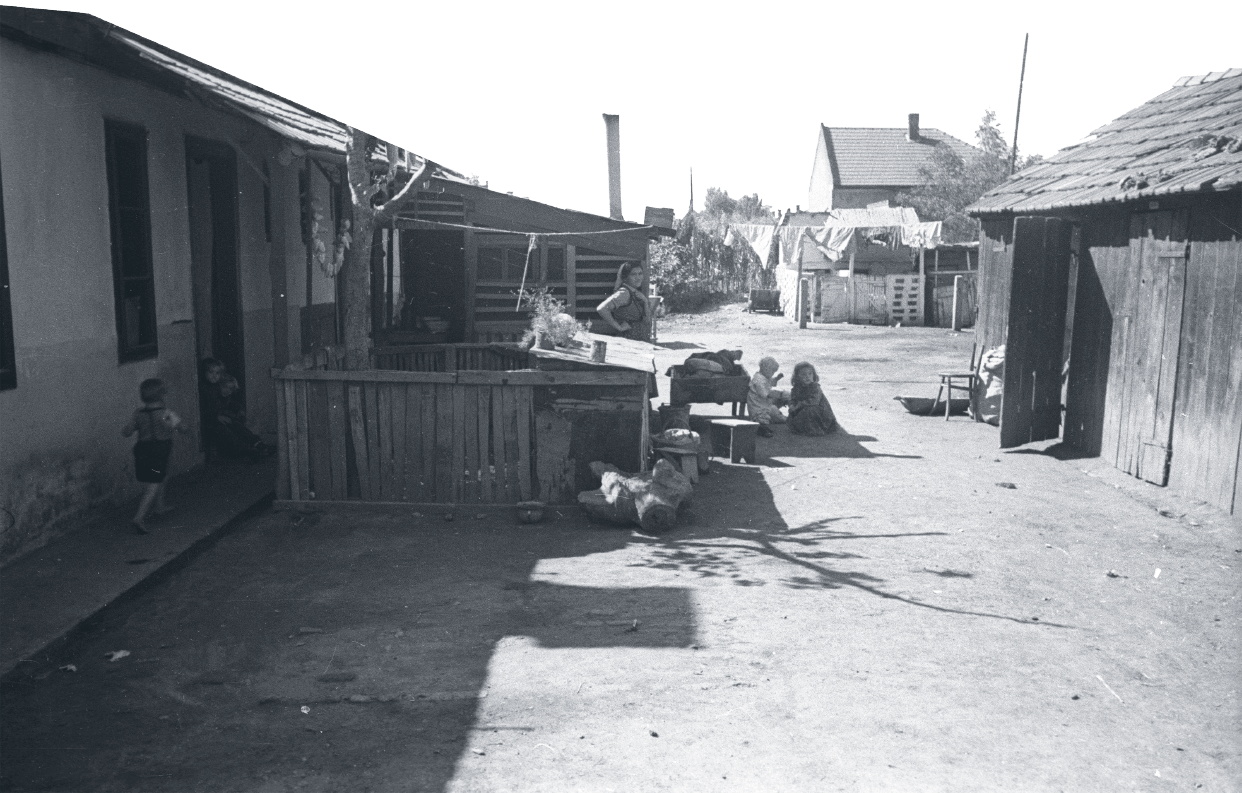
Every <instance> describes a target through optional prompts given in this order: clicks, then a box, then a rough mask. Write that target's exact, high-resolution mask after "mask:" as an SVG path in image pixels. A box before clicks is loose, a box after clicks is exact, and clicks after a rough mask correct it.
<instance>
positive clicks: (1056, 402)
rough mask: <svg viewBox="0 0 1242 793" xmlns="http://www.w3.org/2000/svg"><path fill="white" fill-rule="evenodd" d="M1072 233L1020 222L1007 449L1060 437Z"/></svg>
mask: <svg viewBox="0 0 1242 793" xmlns="http://www.w3.org/2000/svg"><path fill="white" fill-rule="evenodd" d="M1072 232H1073V224H1072V223H1070V222H1069V221H1067V220H1063V219H1061V218H1043V217H1019V218H1015V219H1014V228H1013V281H1012V283H1011V286H1010V291H1009V329H1008V333H1007V338H1006V341H1005V391H1004V396H1003V397H1002V399H1001V425H1000V426H1001V444H1000V445H1001V448H1002V449H1008V448H1011V447H1014V446H1020V445H1021V444H1024V443H1030V442H1032V441H1042V440H1048V439H1050V438H1056V437H1057V436H1058V435H1059V434H1060V429H1061V362H1062V358H1063V351H1064V345H1065V303H1066V296H1067V295H1068V293H1069V271H1070V242H1071V234H1072Z"/></svg>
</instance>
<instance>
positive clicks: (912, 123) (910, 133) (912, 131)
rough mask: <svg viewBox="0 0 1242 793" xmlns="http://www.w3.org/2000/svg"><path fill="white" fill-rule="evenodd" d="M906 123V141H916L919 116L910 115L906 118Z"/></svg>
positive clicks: (915, 114) (916, 114)
mask: <svg viewBox="0 0 1242 793" xmlns="http://www.w3.org/2000/svg"><path fill="white" fill-rule="evenodd" d="M907 121H908V122H909V124H908V130H907V132H906V140H918V139H919V114H918V113H911V114H910V115H909V117H908V118H907Z"/></svg>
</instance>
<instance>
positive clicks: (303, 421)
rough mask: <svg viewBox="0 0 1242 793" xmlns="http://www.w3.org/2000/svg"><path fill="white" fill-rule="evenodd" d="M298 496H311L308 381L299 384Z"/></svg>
mask: <svg viewBox="0 0 1242 793" xmlns="http://www.w3.org/2000/svg"><path fill="white" fill-rule="evenodd" d="M297 411H298V416H297V421H298V494H299V495H298V498H300V499H301V500H302V501H306V500H308V499H309V498H310V416H309V415H307V406H306V383H298V384H297Z"/></svg>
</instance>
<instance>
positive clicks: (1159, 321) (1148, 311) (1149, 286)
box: [1104, 210, 1187, 486]
mask: <svg viewBox="0 0 1242 793" xmlns="http://www.w3.org/2000/svg"><path fill="white" fill-rule="evenodd" d="M1186 246H1187V242H1186V213H1185V211H1184V210H1183V211H1176V212H1173V211H1165V212H1142V213H1137V214H1135V215H1132V216H1131V219H1130V270H1131V276H1130V278H1129V279H1127V288H1126V292H1125V297H1124V302H1123V303H1122V305H1121V306H1120V307H1119V311H1118V312H1117V317H1116V318H1115V319H1114V322H1113V355H1114V357H1115V358H1116V359H1117V360H1119V362H1120V364H1121V365H1120V366H1114V367H1113V368H1112V371H1111V372H1109V384H1108V390H1109V395H1110V396H1109V399H1108V402H1109V407H1110V408H1111V410H1109V414H1110V415H1109V416H1108V418H1107V419H1106V421H1108V423H1109V424H1111V425H1112V426H1113V427H1116V430H1115V431H1114V432H1113V433H1111V435H1112V438H1105V446H1104V454H1106V455H1107V454H1109V453H1112V454H1113V455H1114V459H1113V464H1114V465H1116V466H1117V467H1118V468H1120V469H1121V470H1123V471H1125V472H1126V473H1128V474H1132V475H1134V476H1137V477H1139V478H1140V479H1144V480H1146V481H1148V482H1151V483H1153V484H1157V485H1161V486H1163V485H1166V484H1168V481H1169V460H1170V458H1171V456H1172V436H1173V409H1174V395H1175V393H1176V390H1177V360H1178V354H1179V347H1180V341H1181V328H1182V300H1183V296H1184V295H1185V292H1186ZM1114 394H1115V395H1116V396H1113V395H1114ZM1110 429H1111V427H1110ZM1106 432H1107V430H1106ZM1110 441H1111V442H1110Z"/></svg>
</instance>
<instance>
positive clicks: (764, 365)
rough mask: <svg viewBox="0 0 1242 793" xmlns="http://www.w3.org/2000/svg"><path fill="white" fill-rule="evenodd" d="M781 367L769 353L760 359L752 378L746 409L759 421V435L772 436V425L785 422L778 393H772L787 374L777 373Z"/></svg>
mask: <svg viewBox="0 0 1242 793" xmlns="http://www.w3.org/2000/svg"><path fill="white" fill-rule="evenodd" d="M780 368H781V365H780V364H779V363H777V361H776V359H775V358H773V357H772V356H770V355H769V356H767V357H765V358H763V359H762V360H760V361H759V371H757V372H755V374H754V376H753V377H751V378H750V393H749V394H747V396H746V411H747V413H749V414H750V418H751V420H752V421H757V422H759V435H760V436H762V437H764V438H771V437H772V427H771V425H773V424H784V423H785V417H784V415H782V414H781V411H780V408H778V407H777V406H776V401H777V397H778V395H776V394H773V393H772V389H774V388H775V387H776V384H777V383H778V382H780V379H781V378H782V377H784V376H785V375H783V374H777V373H776V370H777V369H780Z"/></svg>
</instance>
